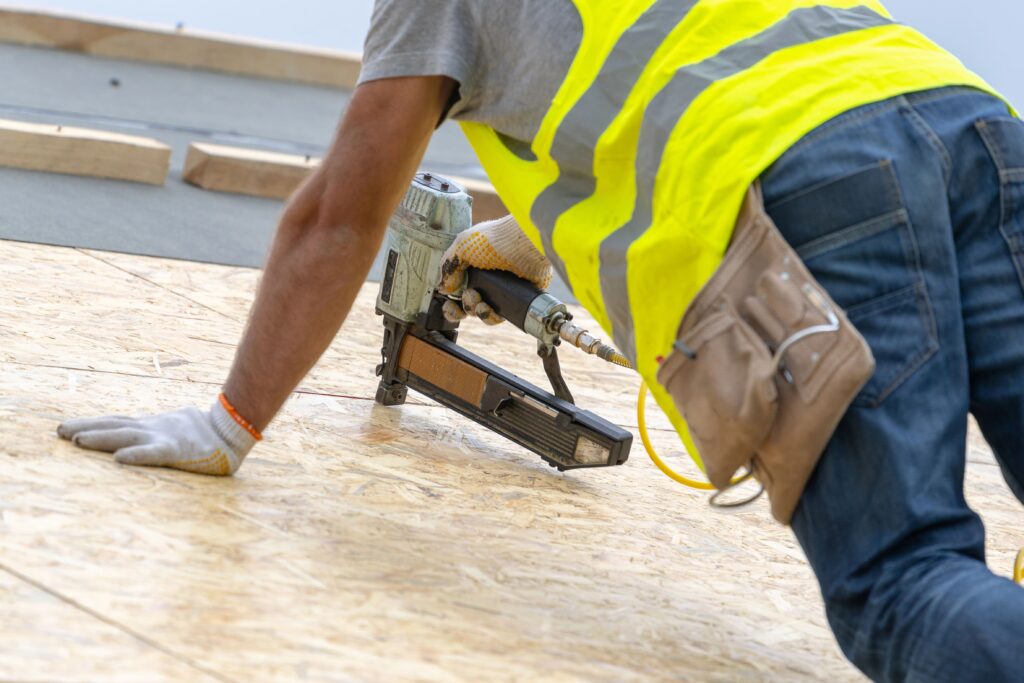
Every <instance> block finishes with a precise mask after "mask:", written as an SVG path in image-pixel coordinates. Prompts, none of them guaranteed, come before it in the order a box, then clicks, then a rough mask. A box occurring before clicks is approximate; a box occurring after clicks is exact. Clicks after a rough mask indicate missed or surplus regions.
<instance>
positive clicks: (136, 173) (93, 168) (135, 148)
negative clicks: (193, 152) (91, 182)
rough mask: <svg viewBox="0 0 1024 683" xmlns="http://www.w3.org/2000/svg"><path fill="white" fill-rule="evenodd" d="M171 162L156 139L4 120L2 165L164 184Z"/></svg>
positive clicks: (1, 127) (1, 124)
mask: <svg viewBox="0 0 1024 683" xmlns="http://www.w3.org/2000/svg"><path fill="white" fill-rule="evenodd" d="M170 163H171V148H170V147H168V146H167V145H165V144H163V143H161V142H158V141H157V140H153V139H151V138H144V137H136V136H134V135H122V134H120V133H111V132H107V131H101V130H92V129H88V128H74V127H70V126H55V125H50V124H40V123H27V122H24V121H9V120H4V119H0V166H7V167H11V168H20V169H25V170H30V171H46V172H49V173H62V174H67V175H78V176H90V177H94V178H110V179H114V180H128V181H132V182H137V183H146V184H149V185H163V184H164V182H165V181H166V179H167V172H168V169H169V168H170Z"/></svg>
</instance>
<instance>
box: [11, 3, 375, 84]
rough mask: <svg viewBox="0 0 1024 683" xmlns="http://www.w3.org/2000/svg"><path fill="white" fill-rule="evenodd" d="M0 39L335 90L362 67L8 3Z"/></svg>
mask: <svg viewBox="0 0 1024 683" xmlns="http://www.w3.org/2000/svg"><path fill="white" fill-rule="evenodd" d="M0 42H5V43H15V44H19V45H32V46H38V47H49V48H55V49H58V50H68V51H72V52H83V53H86V54H91V55H97V56H100V57H111V58H114V59H124V60H128V61H134V62H148V63H155V64H167V65H171V66H180V67H186V68H196V69H206V70H209V71H220V72H223V73H230V74H236V75H240V76H253V77H257V78H267V79H272V80H281V81H290V82H295V83H305V84H308V85H320V86H327V87H333V88H354V87H355V85H356V81H357V80H358V78H359V71H360V69H361V68H362V58H361V57H360V56H359V55H358V54H354V53H349V52H341V51H337V50H327V49H318V48H312V47H305V46H294V45H285V44H281V43H274V42H271V41H261V40H253V39H249V38H240V37H237V36H227V35H221V34H217V33H211V32H204V31H196V30H193V29H191V28H188V27H181V28H171V27H165V26H156V25H148V24H142V23H137V22H128V21H121V20H117V21H115V20H110V19H100V18H95V17H88V16H82V15H76V14H68V13H66V12H53V11H47V10H39V9H30V8H21V7H14V6H10V5H7V6H0Z"/></svg>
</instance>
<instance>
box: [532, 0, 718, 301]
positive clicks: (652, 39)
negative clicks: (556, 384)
mask: <svg viewBox="0 0 1024 683" xmlns="http://www.w3.org/2000/svg"><path fill="white" fill-rule="evenodd" d="M698 1H699V0H658V2H655V3H654V4H653V5H652V6H651V7H649V8H648V9H647V11H646V12H644V13H643V15H642V16H641V17H640V18H639V19H637V20H636V22H635V23H634V24H633V25H632V26H630V27H629V29H628V30H627V31H626V32H625V33H624V34H622V37H621V38H619V41H618V43H616V44H615V47H614V48H612V52H611V54H609V55H608V58H607V59H606V60H605V63H604V64H603V65H602V66H601V71H600V72H599V73H598V75H597V78H596V79H595V80H594V82H593V83H592V84H591V86H590V87H589V88H588V89H587V91H586V92H585V93H584V94H583V97H581V98H580V100H579V101H578V102H577V103H576V104H575V105H573V107H572V110H570V112H569V113H568V115H566V117H565V119H564V120H563V121H562V123H561V124H560V126H559V128H558V130H557V131H556V132H555V138H554V140H553V141H552V143H551V158H552V159H553V160H554V161H555V162H556V163H557V164H558V168H559V173H560V175H559V177H558V180H556V181H555V182H554V183H553V184H552V185H551V186H549V187H548V188H547V189H545V190H544V192H542V193H541V194H540V196H538V197H537V199H536V201H534V203H533V207H532V208H531V210H530V218H531V220H532V221H533V224H534V225H535V226H536V227H537V230H538V231H539V232H540V237H541V241H542V242H543V244H544V253H545V254H546V255H547V257H548V260H549V261H551V264H552V265H553V266H554V267H555V270H556V271H558V274H559V275H561V276H562V280H564V281H565V283H566V284H567V285H569V286H570V287H571V286H572V285H571V284H570V283H569V277H568V275H567V274H566V272H565V264H564V263H563V262H562V259H560V258H559V257H558V255H557V254H556V253H555V250H554V248H553V247H552V244H551V238H552V235H553V234H554V232H555V223H556V222H557V221H558V217H559V216H561V215H562V214H563V213H565V212H566V211H568V210H569V209H570V208H572V207H573V206H574V205H576V204H577V203H579V202H581V201H583V200H584V199H586V198H587V197H589V196H591V195H592V194H594V190H595V189H596V188H597V180H596V179H595V178H594V149H595V148H596V147H597V141H598V140H600V139H601V136H602V135H604V132H605V131H606V130H608V127H609V126H610V125H611V124H612V122H613V121H614V120H615V119H616V117H618V115H619V113H620V112H621V111H622V107H623V106H624V104H625V102H626V98H627V97H629V93H631V92H632V91H633V88H634V87H635V86H636V84H637V81H639V80H640V76H641V75H642V74H643V72H644V70H645V69H646V68H647V65H648V63H649V62H650V61H651V58H652V57H654V53H655V52H657V50H658V48H659V47H660V46H661V44H662V43H663V42H665V39H666V38H668V36H669V34H670V33H672V31H673V30H674V29H675V28H676V26H678V25H679V23H680V22H681V21H682V20H683V19H684V18H685V17H686V15H687V14H689V12H690V10H691V9H693V7H694V5H696V4H697V2H698Z"/></svg>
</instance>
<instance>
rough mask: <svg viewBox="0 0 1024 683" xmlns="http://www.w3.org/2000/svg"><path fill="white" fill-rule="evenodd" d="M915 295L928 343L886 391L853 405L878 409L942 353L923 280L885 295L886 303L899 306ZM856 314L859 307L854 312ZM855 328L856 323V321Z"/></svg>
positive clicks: (857, 400)
mask: <svg viewBox="0 0 1024 683" xmlns="http://www.w3.org/2000/svg"><path fill="white" fill-rule="evenodd" d="M910 293H912V294H913V295H914V298H915V300H916V304H917V313H918V320H920V321H921V323H922V325H923V326H924V328H925V338H926V340H927V343H926V344H925V347H924V348H923V349H921V351H920V352H919V353H918V354H917V355H916V356H913V357H912V358H911V359H910V360H909V361H907V364H906V367H905V368H904V369H903V371H902V372H900V373H899V374H898V375H896V376H895V377H894V378H893V379H892V380H891V381H889V382H888V383H887V384H886V386H885V388H883V389H882V390H881V391H879V392H878V393H877V394H870V393H869V394H861V395H860V396H858V397H857V398H856V399H854V401H853V404H854V405H858V406H861V407H865V408H877V407H878V406H880V405H881V404H882V402H883V401H885V399H887V398H888V397H889V396H890V395H891V394H892V393H893V392H894V391H896V390H897V389H898V388H899V387H900V385H902V384H903V383H904V382H905V381H906V380H907V379H908V378H910V376H911V375H913V374H914V373H915V372H917V371H918V370H920V369H921V367H922V366H923V365H924V364H925V363H926V362H927V361H928V360H929V359H930V358H931V357H932V356H934V355H935V354H936V353H938V351H939V348H940V344H939V340H938V329H937V326H936V322H935V313H934V311H933V310H932V304H931V297H930V296H929V294H928V287H927V285H926V284H925V282H924V280H923V279H919V280H918V281H917V282H915V283H914V284H912V285H910V286H908V287H904V288H903V289H901V290H898V291H896V292H893V293H891V294H887V295H885V299H889V300H890V301H887V302H886V303H891V305H892V306H895V305H896V303H897V302H898V301H900V300H901V299H902V298H903V297H905V296H906V295H907V294H910ZM882 300H883V299H882V298H881V297H880V298H879V299H875V300H873V301H870V302H865V303H864V304H862V305H863V306H867V305H868V304H876V303H878V302H879V301H882ZM886 308H887V307H886V306H881V307H879V308H878V309H877V310H873V311H872V313H878V312H879V311H884V310H886ZM851 311H856V307H854V308H853V309H851ZM851 322H852V323H853V325H854V327H856V326H857V325H856V322H854V321H852V320H851Z"/></svg>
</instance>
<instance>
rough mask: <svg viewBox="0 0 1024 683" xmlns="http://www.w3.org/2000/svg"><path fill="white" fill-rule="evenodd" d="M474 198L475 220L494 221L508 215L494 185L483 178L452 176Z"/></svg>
mask: <svg viewBox="0 0 1024 683" xmlns="http://www.w3.org/2000/svg"><path fill="white" fill-rule="evenodd" d="M451 180H454V181H455V182H457V183H458V184H459V185H462V187H463V188H464V189H465V190H466V192H468V193H469V196H470V197H472V198H473V220H475V221H492V220H494V219H496V218H501V217H502V216H507V215H508V209H506V208H505V203H504V202H502V201H501V197H499V196H498V193H497V191H496V190H495V189H494V186H493V185H491V184H490V183H488V182H485V181H483V180H474V179H472V178H463V177H460V176H451Z"/></svg>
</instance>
